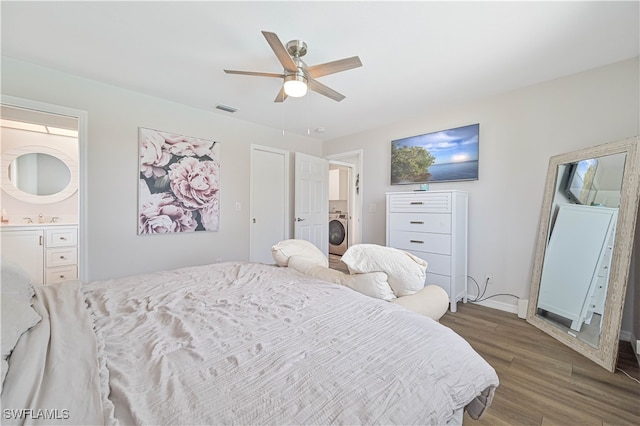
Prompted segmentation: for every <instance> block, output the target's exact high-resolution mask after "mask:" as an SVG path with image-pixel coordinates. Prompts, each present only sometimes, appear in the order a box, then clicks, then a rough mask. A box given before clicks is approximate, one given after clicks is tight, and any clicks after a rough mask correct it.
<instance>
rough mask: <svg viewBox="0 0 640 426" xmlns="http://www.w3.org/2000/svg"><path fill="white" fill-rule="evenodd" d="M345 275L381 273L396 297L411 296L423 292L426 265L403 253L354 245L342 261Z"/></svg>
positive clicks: (415, 257)
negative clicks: (347, 273) (347, 272)
mask: <svg viewBox="0 0 640 426" xmlns="http://www.w3.org/2000/svg"><path fill="white" fill-rule="evenodd" d="M340 260H341V261H342V263H344V264H345V265H347V267H348V268H349V272H350V273H351V274H354V273H358V274H361V273H365V272H378V271H379V272H385V273H386V274H387V276H388V282H389V285H390V286H391V288H392V289H393V293H394V294H395V295H396V296H397V297H402V296H408V295H410V294H414V293H416V292H418V291H420V290H421V289H422V288H424V281H425V278H426V276H427V261H426V260H424V259H420V258H419V257H417V256H414V255H412V254H411V253H408V252H406V251H403V250H398V249H396V248H393V247H385V246H379V245H376V244H356V245H354V246H351V247H349V248H348V249H347V251H346V252H345V253H344V255H343V256H342V258H341V259H340Z"/></svg>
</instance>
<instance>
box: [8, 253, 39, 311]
mask: <svg viewBox="0 0 640 426" xmlns="http://www.w3.org/2000/svg"><path fill="white" fill-rule="evenodd" d="M1 262H2V275H1V278H2V279H1V282H2V284H1V285H2V289H1V290H2V295H3V296H5V295H9V296H12V297H14V298H15V299H16V300H19V301H21V302H25V303H29V304H31V298H32V297H33V295H34V291H33V287H32V285H31V278H29V275H28V274H27V272H26V271H25V270H24V269H22V267H20V265H18V264H17V263H15V262H12V261H10V260H8V259H6V258H4V257H3V258H2V260H1Z"/></svg>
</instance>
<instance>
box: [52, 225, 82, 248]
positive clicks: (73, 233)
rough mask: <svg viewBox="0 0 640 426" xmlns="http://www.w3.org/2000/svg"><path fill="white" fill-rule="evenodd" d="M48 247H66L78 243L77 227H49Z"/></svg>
mask: <svg viewBox="0 0 640 426" xmlns="http://www.w3.org/2000/svg"><path fill="white" fill-rule="evenodd" d="M45 238H46V243H47V247H65V246H76V245H78V229H77V228H60V229H47V230H46V231H45Z"/></svg>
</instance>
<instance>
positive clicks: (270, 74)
mask: <svg viewBox="0 0 640 426" xmlns="http://www.w3.org/2000/svg"><path fill="white" fill-rule="evenodd" d="M224 72H226V73H227V74H240V75H253V76H257V77H275V78H284V74H277V73H273V72H254V71H236V70H224Z"/></svg>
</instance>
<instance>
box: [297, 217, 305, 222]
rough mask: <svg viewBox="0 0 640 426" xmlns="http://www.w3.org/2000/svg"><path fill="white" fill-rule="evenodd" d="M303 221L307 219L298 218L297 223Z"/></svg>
mask: <svg viewBox="0 0 640 426" xmlns="http://www.w3.org/2000/svg"><path fill="white" fill-rule="evenodd" d="M303 220H306V219H304V218H302V217H296V222H302V221H303Z"/></svg>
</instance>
